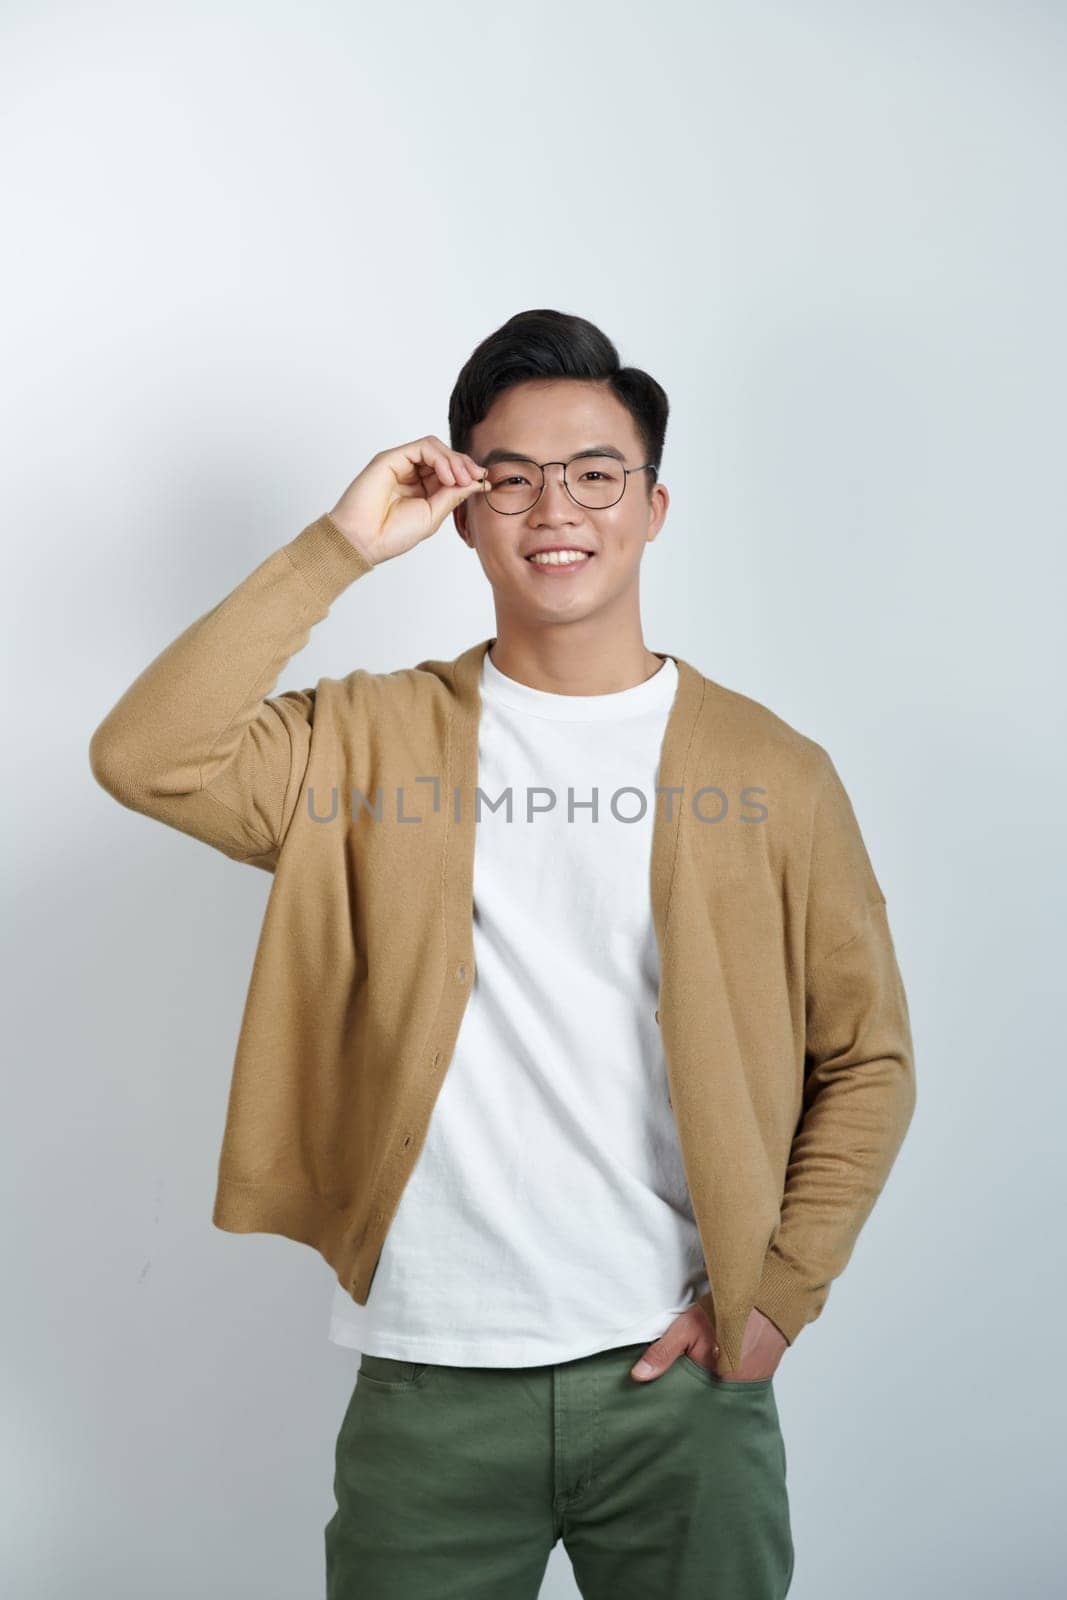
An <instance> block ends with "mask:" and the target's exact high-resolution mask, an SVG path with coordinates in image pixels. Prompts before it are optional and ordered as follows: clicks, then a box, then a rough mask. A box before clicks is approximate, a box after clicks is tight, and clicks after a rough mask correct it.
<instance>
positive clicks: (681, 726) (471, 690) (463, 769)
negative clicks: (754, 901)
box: [447, 637, 708, 953]
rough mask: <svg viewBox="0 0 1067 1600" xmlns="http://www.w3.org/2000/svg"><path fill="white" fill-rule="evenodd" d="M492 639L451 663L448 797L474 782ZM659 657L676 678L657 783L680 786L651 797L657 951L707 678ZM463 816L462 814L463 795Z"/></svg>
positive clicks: (469, 791)
mask: <svg viewBox="0 0 1067 1600" xmlns="http://www.w3.org/2000/svg"><path fill="white" fill-rule="evenodd" d="M495 643H496V639H495V637H494V638H490V639H482V640H480V641H479V642H478V643H477V644H474V645H471V647H470V648H469V649H468V650H464V651H463V652H462V653H461V654H460V655H458V656H457V657H456V658H455V660H454V661H453V662H452V673H453V681H454V683H455V688H456V700H455V705H454V707H453V711H452V717H451V725H450V728H449V732H448V754H447V766H448V784H449V792H450V794H451V795H452V796H457V794H458V795H461V796H464V797H472V796H473V794H474V790H475V786H476V784H477V782H478V730H479V723H480V720H481V707H482V697H481V687H480V685H481V673H482V662H483V659H484V657H485V654H486V651H487V650H489V649H490V648H491V647H492V646H493V645H494V644H495ZM652 653H653V655H656V656H659V658H660V660H661V661H666V660H668V659H670V660H672V661H673V662H674V664H675V666H676V667H677V669H678V683H677V687H676V689H675V693H674V699H673V701H672V702H671V708H670V711H669V713H668V716H667V724H666V727H665V729H664V732H663V742H662V744H661V746H660V760H659V772H658V777H657V780H656V782H657V788H658V789H660V790H669V789H674V790H677V791H680V793H681V796H682V798H681V799H678V798H677V797H675V798H674V799H672V800H671V801H670V802H669V804H668V805H667V807H666V809H664V806H663V805H662V804H661V803H660V801H659V796H658V795H657V796H656V809H655V823H654V828H653V834H652V861H651V869H650V891H651V898H652V912H653V921H654V924H655V929H656V934H657V937H658V939H659V943H660V950H661V953H662V951H663V949H664V948H665V944H666V933H667V913H668V910H669V907H670V890H671V884H672V882H673V876H674V864H675V861H676V859H677V849H678V839H679V834H680V829H681V819H682V814H683V810H684V795H685V793H686V776H687V772H688V765H689V755H690V751H691V750H692V747H693V738H694V734H695V732H696V726H697V721H698V718H699V715H700V712H701V709H702V707H703V704H704V697H705V693H706V690H707V687H708V680H707V679H706V678H705V676H704V674H703V673H701V672H699V671H698V670H697V669H696V667H694V666H692V665H691V664H690V663H689V662H688V661H685V660H684V659H683V658H682V657H681V656H675V655H671V656H669V657H668V653H667V652H665V651H662V650H654V651H653V652H652ZM463 804H464V815H465V814H466V800H464V802H463ZM473 853H474V837H473V834H472V835H471V838H470V846H469V854H470V858H471V859H470V860H469V861H468V862H467V866H468V877H469V875H470V871H471V869H472V867H473Z"/></svg>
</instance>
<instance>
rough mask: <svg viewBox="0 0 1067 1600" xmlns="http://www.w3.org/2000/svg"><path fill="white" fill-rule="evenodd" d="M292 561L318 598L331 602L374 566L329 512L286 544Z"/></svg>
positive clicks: (284, 547) (326, 602) (286, 549)
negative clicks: (342, 530)
mask: <svg viewBox="0 0 1067 1600" xmlns="http://www.w3.org/2000/svg"><path fill="white" fill-rule="evenodd" d="M282 548H283V549H284V550H285V553H286V555H287V556H288V557H289V560H290V561H291V562H292V563H293V566H294V567H295V568H296V569H297V571H298V572H299V573H300V575H301V577H302V578H303V579H304V580H305V582H306V583H307V584H308V586H309V587H310V588H312V589H314V591H315V593H316V594H317V595H318V597H319V599H320V600H322V601H323V602H324V603H325V604H326V605H330V604H331V603H332V602H333V601H334V600H336V599H337V596H338V595H339V594H341V593H342V592H343V591H344V590H345V589H347V588H348V585H349V584H350V583H352V582H353V581H354V580H355V579H356V578H362V577H363V575H364V574H365V573H367V572H371V571H372V570H373V568H374V563H373V561H368V560H367V558H366V556H364V555H363V554H361V552H360V551H359V550H357V549H356V547H355V545H354V544H353V543H352V541H351V539H348V538H346V537H345V535H344V534H343V533H342V532H341V530H340V528H339V527H338V526H337V524H336V522H334V520H333V518H332V517H331V516H330V514H329V512H328V511H325V512H323V514H322V516H321V517H316V519H315V521H314V522H311V523H309V524H308V526H307V527H306V528H305V529H304V530H303V532H302V533H298V534H297V536H296V538H295V539H290V541H289V543H288V544H286V545H283V546H282Z"/></svg>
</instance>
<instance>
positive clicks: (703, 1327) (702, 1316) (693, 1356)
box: [630, 1305, 789, 1383]
mask: <svg viewBox="0 0 1067 1600" xmlns="http://www.w3.org/2000/svg"><path fill="white" fill-rule="evenodd" d="M788 1349H789V1341H788V1339H787V1338H786V1337H785V1334H784V1333H781V1332H779V1330H778V1328H776V1327H775V1325H774V1323H773V1322H772V1321H771V1319H770V1318H769V1317H765V1316H764V1315H763V1312H762V1311H759V1310H757V1308H756V1307H755V1306H753V1308H752V1310H751V1311H750V1312H749V1317H748V1321H747V1322H746V1323H745V1333H744V1338H743V1339H742V1341H741V1363H740V1365H739V1366H738V1368H737V1370H736V1371H735V1372H720V1371H719V1370H718V1363H719V1360H720V1351H719V1346H718V1343H717V1341H716V1338H715V1331H714V1329H713V1328H712V1326H711V1323H710V1322H709V1320H708V1317H707V1314H706V1313H705V1311H704V1307H703V1306H699V1305H693V1306H690V1307H689V1308H688V1310H686V1311H683V1312H682V1313H681V1315H680V1316H678V1317H676V1318H675V1319H674V1321H673V1322H672V1323H671V1325H670V1327H669V1328H668V1329H667V1331H666V1333H662V1334H660V1336H659V1338H658V1339H656V1340H655V1341H654V1342H653V1343H652V1344H650V1345H649V1347H648V1349H647V1350H646V1351H645V1352H644V1354H643V1355H642V1356H641V1358H640V1359H639V1360H638V1361H637V1363H636V1364H635V1365H634V1366H633V1367H631V1369H630V1374H631V1377H634V1378H636V1379H637V1380H638V1382H640V1383H648V1382H651V1380H652V1379H653V1378H658V1377H659V1376H660V1375H661V1373H664V1372H666V1370H667V1368H668V1367H671V1366H673V1365H674V1363H675V1362H676V1361H677V1359H678V1357H679V1356H681V1355H687V1356H688V1357H689V1358H690V1360H691V1361H695V1362H696V1363H697V1364H698V1365H699V1366H702V1367H707V1369H708V1371H709V1372H713V1373H714V1374H715V1376H716V1377H717V1378H721V1379H722V1381H723V1382H724V1383H751V1382H752V1381H754V1380H755V1379H757V1378H771V1377H773V1376H774V1373H775V1371H776V1369H777V1367H778V1363H779V1361H781V1359H782V1356H783V1355H784V1353H785V1352H786V1350H788ZM646 1368H647V1370H646Z"/></svg>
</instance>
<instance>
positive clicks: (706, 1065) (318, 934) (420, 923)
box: [89, 515, 915, 1371]
mask: <svg viewBox="0 0 1067 1600" xmlns="http://www.w3.org/2000/svg"><path fill="white" fill-rule="evenodd" d="M373 570H374V569H373V568H370V567H368V564H367V563H366V562H365V561H364V560H363V558H362V557H361V556H360V555H359V554H358V553H357V551H356V550H355V548H354V547H353V546H352V545H351V544H350V543H349V541H348V540H347V539H346V538H345V537H344V535H343V534H342V533H341V532H340V530H339V529H338V528H337V526H336V525H335V524H334V523H333V522H332V520H331V518H330V517H329V516H328V515H323V516H321V517H319V518H317V520H316V521H314V522H312V523H311V524H310V525H309V526H308V527H306V528H305V529H304V530H303V531H302V532H301V533H300V534H299V535H298V536H297V537H296V538H295V539H293V540H291V541H290V542H289V543H287V544H285V545H283V546H281V548H280V549H278V550H276V551H275V552H274V553H273V554H272V555H270V556H268V557H267V558H266V560H265V561H263V562H262V563H261V564H260V565H259V566H258V567H256V569H255V570H254V571H253V572H252V573H251V574H250V575H249V576H248V577H247V578H246V579H245V580H244V581H243V582H242V583H240V584H238V585H237V587H236V588H235V589H234V590H233V591H232V592H231V593H230V594H228V595H226V597H225V598H224V599H222V600H220V601H219V603H218V604H217V605H216V606H214V607H213V608H212V609H211V610H210V611H208V612H206V613H205V614H204V615H203V616H202V617H200V618H199V619H198V620H197V621H196V622H194V623H193V624H192V625H191V626H190V627H188V628H187V629H186V630H185V631H184V632H183V633H182V634H181V635H180V636H179V637H178V638H177V639H175V640H174V642H173V643H172V644H170V645H169V646H168V647H167V648H166V649H165V650H164V651H163V652H162V654H160V655H159V656H158V657H157V658H156V659H155V660H154V661H153V662H151V664H150V665H149V666H148V667H146V668H145V670H144V671H143V672H142V673H141V674H140V676H139V677H138V678H137V679H136V680H135V681H134V682H133V683H132V684H131V685H130V687H129V689H127V691H126V693H125V694H124V695H123V696H122V698H121V699H120V700H119V701H118V703H117V704H116V705H115V707H114V708H113V710H112V711H111V712H110V713H109V714H108V715H107V716H106V717H105V718H104V720H103V722H102V723H101V724H100V726H99V727H98V728H97V729H96V731H95V733H94V734H93V737H92V741H91V745H90V752H89V754H90V761H91V765H92V771H93V773H94V775H95V777H96V778H97V780H98V781H99V783H100V784H101V785H102V786H103V787H104V788H105V789H106V790H107V791H108V792H109V793H110V794H111V795H113V796H114V797H115V799H117V800H119V801H121V803H122V804H123V805H125V806H128V807H130V808H131V809H132V810H134V811H140V812H143V813H144V814H145V815H147V816H150V817H155V818H157V819H158V820H159V821H160V822H164V823H166V824H168V825H169V826H170V827H173V828H177V829H180V830H181V831H182V832H183V833H188V834H191V835H192V836H193V837H195V838H197V839H201V840H203V841H205V842H206V843H207V844H210V845H214V846H215V848H216V849H218V850H221V851H222V852H223V853H224V854H225V855H227V856H229V857H231V858H232V859H233V860H235V861H244V862H247V863H249V865H251V866H257V867H262V868H263V869H264V870H265V871H267V872H269V873H271V874H272V883H271V888H270V893H269V896H268V899H267V906H266V911H265V914H264V920H263V926H262V930H261V933H260V938H259V944H258V948H257V950H256V955H255V961H254V964H253V968H252V975H251V981H250V985H249V989H248V995H247V1000H246V1003H245V1010H244V1016H243V1020H242V1024H241V1029H240V1036H239V1040H238V1045H237V1053H236V1059H235V1062H234V1066H233V1076H232V1081H231V1086H230V1096H229V1105H228V1110H227V1116H226V1126H225V1131H224V1135H223V1140H222V1149H221V1155H220V1160H219V1172H218V1187H217V1193H216V1199H215V1207H214V1218H213V1220H214V1222H215V1223H216V1225H217V1226H218V1227H220V1228H223V1229H226V1230H227V1231H229V1232H233V1233H248V1232H266V1233H276V1234H281V1235H283V1236H285V1237H287V1238H290V1239H294V1240H299V1241H301V1242H302V1243H305V1244H308V1245H311V1246H312V1247H313V1248H314V1249H316V1250H318V1251H319V1252H320V1253H321V1254H322V1256H323V1257H324V1259H325V1260H326V1261H327V1262H328V1263H329V1264H330V1266H331V1267H332V1268H333V1270H334V1271H335V1272H336V1274H337V1277H338V1279H339V1281H340V1282H341V1283H343V1284H344V1285H345V1287H346V1289H348V1291H349V1292H350V1293H351V1294H352V1296H353V1297H354V1299H355V1300H356V1301H358V1302H359V1303H360V1304H365V1303H366V1301H367V1298H368V1295H369V1292H370V1287H371V1281H372V1279H373V1276H374V1272H375V1268H376V1266H377V1263H378V1259H379V1256H380V1253H381V1249H382V1244H383V1241H384V1239H385V1236H386V1233H387V1231H388V1229H389V1226H390V1222H391V1220H392V1217H393V1215H394V1213H395V1211H396V1208H397V1204H398V1202H399V1200H400V1197H401V1194H402V1193H403V1190H404V1186H405V1184H406V1182H407V1180H408V1178H409V1176H410V1175H411V1172H412V1169H413V1168H414V1166H415V1163H416V1161H417V1160H418V1157H419V1152H420V1150H421V1148H422V1144H423V1140H424V1137H425V1135H426V1130H427V1126H428V1123H429V1118H430V1115H431V1112H432V1110H433V1105H434V1101H435V1099H436V1096H437V1093H438V1091H439V1089H440V1086H441V1082H442V1079H443V1077H444V1075H445V1073H446V1072H447V1070H448V1065H449V1062H450V1060H451V1057H452V1053H453V1049H454V1046H455V1042H456V1037H457V1034H458V1031H459V1026H460V1022H461V1020H462V1017H463V1012H464V1008H465V1006H466V1004H467V999H468V996H469V995H470V992H471V985H472V982H473V980H474V959H473V947H472V904H473V895H472V886H473V866H474V843H475V822H474V797H475V789H476V786H477V777H478V719H479V710H480V696H479V690H478V684H479V675H480V671H481V664H482V657H483V655H484V653H485V651H486V650H487V649H488V647H489V646H490V645H491V644H492V643H493V641H492V640H491V639H487V640H483V641H481V642H480V643H479V644H476V645H473V646H472V647H471V648H470V649H469V650H466V651H464V652H463V654H462V655H460V656H458V657H457V658H456V659H455V660H454V661H422V662H420V663H419V664H418V666H415V667H410V668H401V669H399V670H397V671H394V672H387V673H373V672H369V671H366V670H364V669H362V668H357V669H356V670H355V671H353V672H350V673H349V674H348V675H347V676H346V677H343V678H321V679H320V680H319V682H318V684H317V685H316V687H315V688H312V689H304V690H290V691H287V692H285V693H282V694H278V695H275V696H273V697H272V698H267V697H268V696H271V695H272V691H273V690H274V687H275V685H276V683H277V680H278V676H279V674H280V672H281V671H282V669H283V668H284V667H285V665H286V663H287V662H288V661H289V659H290V657H291V656H293V655H294V654H295V653H296V652H297V651H298V650H300V649H302V648H303V646H304V645H305V644H306V643H307V641H308V637H309V633H310V630H311V628H312V627H313V626H314V624H315V623H317V622H319V621H321V620H322V619H323V618H324V617H325V616H326V615H327V613H328V611H329V608H330V606H331V604H332V603H333V601H334V600H336V599H337V597H338V596H339V595H340V594H341V593H342V591H343V590H344V589H346V588H347V587H348V586H349V585H350V584H351V583H353V582H354V581H358V580H359V579H361V578H363V577H364V576H366V575H367V574H368V573H370V572H373ZM371 582H372V584H373V578H372V580H371ZM656 653H657V654H661V655H662V652H656ZM664 659H666V657H664ZM673 659H674V660H675V661H676V662H677V666H678V688H677V693H676V696H675V700H674V702H673V705H672V708H671V712H670V717H669V721H668V724H667V728H666V732H665V735H664V740H663V744H662V748H661V765H660V772H659V787H658V792H657V795H655V796H649V803H650V804H653V803H654V804H655V825H654V833H653V844H652V864H651V875H650V894H651V910H652V916H653V921H654V926H655V933H656V940H657V944H658V947H659V952H660V987H659V1009H658V1011H657V1018H658V1020H659V1023H660V1027H661V1030H662V1039H663V1045H664V1051H665V1056H666V1061H667V1073H668V1084H669V1088H670V1095H671V1103H672V1106H673V1109H674V1114H675V1118H676V1121H677V1126H678V1134H679V1141H680V1145H681V1150H682V1157H683V1160H684V1164H685V1172H686V1176H687V1179H688V1184H689V1191H690V1195H691V1198H692V1203H693V1208H694V1213H695V1216H696V1221H697V1227H698V1229H699V1233H700V1238H701V1241H702V1244H703V1248H704V1253H705V1258H706V1263H707V1268H708V1276H709V1278H710V1281H711V1285H712V1289H711V1292H710V1293H709V1294H707V1295H705V1296H704V1298H703V1300H702V1301H701V1304H702V1305H703V1306H704V1308H705V1310H706V1311H707V1312H708V1315H709V1316H710V1317H711V1319H712V1322H713V1323H714V1325H715V1327H716V1329H717V1332H718V1335H719V1341H720V1344H721V1347H722V1351H723V1356H724V1368H725V1369H726V1370H731V1371H732V1370H735V1369H736V1367H737V1365H738V1362H739V1357H740V1350H741V1339H742V1334H743V1332H744V1328H745V1323H746V1320H747V1318H748V1314H749V1311H750V1309H751V1308H752V1306H753V1305H756V1306H758V1307H759V1308H760V1309H761V1310H762V1311H763V1312H764V1313H765V1314H766V1315H767V1316H768V1317H770V1318H771V1320H772V1321H773V1322H775V1323H776V1324H777V1325H778V1327H779V1328H780V1329H781V1330H782V1332H783V1333H784V1334H785V1336H786V1337H787V1338H788V1339H790V1340H793V1339H795V1337H796V1335H797V1334H798V1332H799V1331H800V1329H801V1328H802V1327H803V1326H804V1325H805V1323H807V1322H810V1321H811V1320H812V1319H813V1318H815V1317H817V1316H818V1314H819V1312H820V1311H821V1310H822V1307H823V1304H824V1302H825V1300H826V1297H827V1294H828V1291H829V1286H830V1284H831V1282H832V1280H833V1279H834V1278H835V1277H836V1276H837V1275H838V1274H839V1273H840V1272H841V1271H842V1269H843V1268H844V1266H845V1264H846V1263H847V1261H848V1259H849V1257H850V1255H851V1253H852V1249H853V1246H854V1244H855V1242H856V1238H857V1235H858V1233H859V1231H860V1229H861V1227H862V1225H863V1223H864V1221H865V1219H866V1217H867V1215H868V1213H869V1212H870V1210H871V1207H872V1205H873V1204H874V1201H875V1199H876V1198H877V1196H878V1193H879V1191H880V1190H881V1188H882V1186H883V1184H884V1182H885V1180H886V1177H887V1175H888V1173H889V1170H890V1167H891V1166H892V1163H893V1161H894V1159H895V1157H896V1154H897V1151H898V1149H899V1147H900V1144H901V1141H902V1139H903V1137H904V1134H905V1131H906V1129H907V1127H908V1124H909V1121H910V1119H911V1115H912V1110H913V1107H914V1099H915V1087H914V1067H913V1055H912V1040H911V1034H910V1025H909V1017H908V1008H907V1001H906V998H905V994H904V988H903V985H902V982H901V977H900V973H899V970H898V967H897V962H896V956H895V951H894V947H893V941H892V937H891V935H890V930H889V926H888V923H887V920H886V906H885V898H884V896H883V894H882V891H881V889H880V887H879V884H878V880H877V879H876V877H875V874H874V871H873V869H872V866H871V862H870V860H869V857H868V854H867V851H866V849H865V846H864V843H863V840H862V838H861V835H860V831H859V827H858V825H857V822H856V818H855V815H854V813H853V810H852V806H851V804H850V802H849V799H848V796H847V794H846V792H845V790H844V788H843V786H842V783H841V780H840V778H839V776H838V774H837V771H836V769H835V767H834V766H833V763H832V761H831V759H830V757H829V756H828V754H827V753H826V751H825V750H824V749H823V747H822V746H821V745H819V744H817V743H816V742H815V741H814V740H812V739H810V738H808V737H806V736H805V735H804V734H801V733H799V732H798V731H797V730H796V729H794V728H792V727H791V726H790V725H789V724H788V723H786V722H784V721H783V720H782V719H781V718H780V717H778V716H776V715H775V714H774V713H773V712H772V711H770V710H769V709H768V708H767V707H766V706H763V705H761V704H759V703H758V702H757V701H754V700H751V699H749V698H748V697H747V696H745V695H742V694H738V693H736V692H735V691H733V690H731V689H727V688H725V687H724V686H723V685H721V684H719V683H715V682H713V681H712V680H711V679H709V678H706V677H704V676H703V675H702V674H701V673H700V672H699V671H698V670H697V669H696V668H695V667H692V666H690V665H689V663H688V662H686V661H683V660H682V659H680V658H679V657H677V656H675V657H673ZM742 790H747V791H748V793H746V794H745V795H743V794H742ZM671 791H673V793H672V792H671ZM723 797H725V802H726V811H725V815H723V816H722V819H721V820H719V821H713V820H710V819H714V818H716V817H718V816H720V813H721V812H722V808H723V804H724V799H723ZM490 798H496V797H490ZM375 806H377V808H378V811H377V812H375V810H374V809H373V808H374V807H375ZM332 813H333V814H332ZM705 819H708V820H705ZM117 999H118V996H117V995H116V1000H117ZM581 1203H582V1200H581V1195H575V1196H574V1204H575V1214H576V1217H580V1214H581ZM448 1268H449V1263H448V1261H447V1260H443V1261H442V1262H441V1273H442V1276H443V1277H444V1276H445V1275H447V1273H448Z"/></svg>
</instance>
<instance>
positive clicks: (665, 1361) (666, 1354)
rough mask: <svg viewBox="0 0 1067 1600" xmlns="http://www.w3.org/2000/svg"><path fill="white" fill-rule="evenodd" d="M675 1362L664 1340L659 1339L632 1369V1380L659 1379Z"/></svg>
mask: <svg viewBox="0 0 1067 1600" xmlns="http://www.w3.org/2000/svg"><path fill="white" fill-rule="evenodd" d="M673 1360H674V1355H673V1354H672V1352H671V1351H670V1350H669V1349H668V1348H667V1347H666V1346H665V1345H664V1343H663V1340H662V1339H657V1340H656V1341H655V1343H654V1344H650V1345H649V1347H648V1349H647V1350H646V1351H645V1352H644V1354H643V1355H642V1356H641V1358H640V1359H639V1360H638V1361H636V1362H635V1363H634V1365H633V1366H632V1367H631V1368H630V1376H631V1377H632V1378H646V1379H647V1378H658V1377H659V1375H660V1373H661V1372H666V1370H667V1368H668V1367H669V1366H670V1365H671V1363H672V1361H673Z"/></svg>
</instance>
